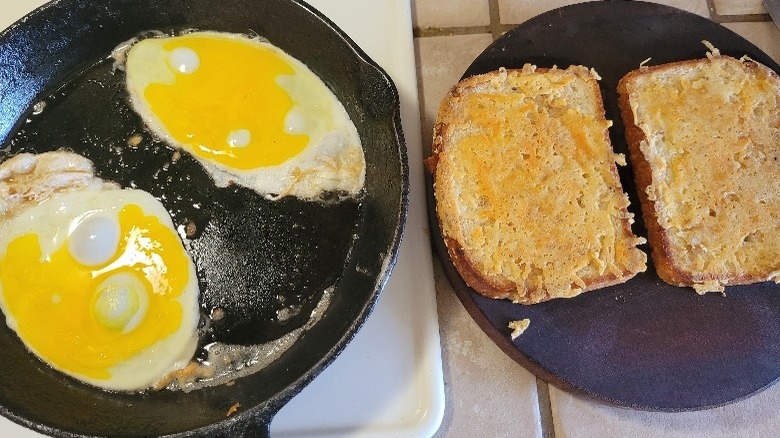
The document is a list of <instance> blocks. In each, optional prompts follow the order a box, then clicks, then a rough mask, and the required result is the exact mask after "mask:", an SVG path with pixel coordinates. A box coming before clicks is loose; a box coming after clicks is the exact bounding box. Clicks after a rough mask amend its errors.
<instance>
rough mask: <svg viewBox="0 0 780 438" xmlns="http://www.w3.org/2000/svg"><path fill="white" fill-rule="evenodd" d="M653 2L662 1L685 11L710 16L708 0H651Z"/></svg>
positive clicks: (661, 2) (663, 3)
mask: <svg viewBox="0 0 780 438" xmlns="http://www.w3.org/2000/svg"><path fill="white" fill-rule="evenodd" d="M649 1H650V2H651V3H660V4H662V5H666V6H671V7H674V8H677V9H682V10H683V11H688V12H692V13H694V14H697V15H701V16H702V17H707V18H709V17H710V10H709V8H708V7H707V0H649Z"/></svg>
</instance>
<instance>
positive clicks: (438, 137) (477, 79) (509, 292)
mask: <svg viewBox="0 0 780 438" xmlns="http://www.w3.org/2000/svg"><path fill="white" fill-rule="evenodd" d="M549 71H550V69H546V68H535V67H533V66H530V67H529V66H526V67H524V68H523V69H518V70H504V69H501V70H500V71H496V72H491V73H488V74H486V75H478V76H472V77H470V78H467V79H464V80H463V81H461V82H460V83H458V84H457V85H456V86H454V87H453V88H452V89H451V90H450V91H449V93H448V95H447V96H445V98H444V100H443V101H442V104H441V106H440V109H439V115H438V118H437V121H436V123H435V125H434V130H433V147H432V155H431V156H430V157H429V158H428V159H426V160H425V165H426V167H427V169H428V170H429V171H430V172H431V173H432V174H433V175H434V194H435V197H436V201H437V202H436V211H437V218H438V221H439V226H440V229H441V230H442V234H443V238H444V243H445V245H446V247H447V251H448V254H449V257H450V260H451V261H452V263H453V265H454V266H455V268H456V269H457V271H458V273H459V274H460V275H461V277H462V278H463V280H464V281H465V282H466V283H467V284H468V285H469V286H470V287H471V288H472V289H474V290H475V291H476V292H478V293H480V294H482V295H484V296H486V297H489V298H494V299H510V300H512V301H514V302H517V303H522V304H534V303H540V302H543V301H547V300H550V299H553V298H563V297H571V296H575V295H578V294H579V293H582V292H587V291H592V290H595V289H599V288H602V287H606V286H611V285H615V284H619V283H623V282H625V281H627V280H628V279H630V278H631V277H633V276H634V275H636V273H637V272H641V271H643V270H644V268H645V264H644V262H645V260H646V256H645V255H644V253H642V252H641V251H639V250H638V249H637V250H636V251H637V252H638V253H639V254H641V256H640V258H641V259H642V260H641V269H638V270H630V269H623V270H622V272H621V274H620V275H616V274H614V273H610V272H605V273H604V274H603V275H598V276H594V277H590V278H583V279H582V280H583V281H584V282H585V284H584V287H583V285H577V284H574V283H572V284H571V289H573V290H575V289H576V290H578V291H577V292H575V293H571V294H569V295H559V294H553V293H550V292H549V291H548V290H547V289H545V288H527V287H525V286H524V285H518V284H515V283H514V282H512V281H510V280H509V279H507V278H505V277H502V276H491V275H488V274H486V273H484V272H482V271H480V269H479V268H478V267H477V266H478V265H477V264H476V263H475V262H474V261H473V260H471V259H470V257H469V255H468V252H467V251H466V250H465V249H464V247H463V245H462V244H461V242H459V241H458V239H457V238H454V237H453V236H451V235H449V234H447V233H446V232H445V230H448V229H456V230H457V232H455V233H453V234H455V235H463V229H462V228H461V224H460V223H459V222H458V221H457V220H455V219H454V217H453V216H454V214H453V213H452V212H453V211H455V210H456V208H457V206H456V205H453V202H452V198H453V196H452V195H451V194H449V193H444V192H445V189H443V188H442V187H441V185H440V184H439V182H440V181H441V179H442V178H444V176H443V175H441V174H440V172H438V167H439V166H438V164H439V158H440V155H441V154H443V153H444V152H445V151H446V148H447V145H448V144H449V143H450V141H452V138H451V137H452V130H453V129H455V127H452V126H450V125H449V124H448V123H447V122H446V120H448V119H450V118H451V116H452V112H453V111H454V110H453V108H452V106H450V105H449V103H450V102H452V101H457V100H458V99H460V97H461V95H464V94H467V93H469V92H470V91H471V89H473V88H474V87H477V86H478V85H479V84H480V83H481V82H484V81H485V80H486V76H488V75H500V74H512V73H513V72H515V73H528V72H532V73H534V72H535V73H540V74H544V73H547V72H549ZM574 72H575V74H577V75H580V76H587V78H588V79H593V76H594V75H595V73H593V72H589V71H588V70H587V69H586V68H584V67H578V68H577V69H575V70H574ZM588 84H589V87H590V88H591V91H590V92H591V93H592V95H593V96H595V100H594V102H593V103H594V104H595V105H596V111H595V112H596V114H598V115H599V116H600V117H601V119H602V120H604V105H603V101H602V98H601V92H600V90H599V87H598V83H597V82H596V81H595V80H590V81H589V82H588ZM603 141H604V142H605V143H606V144H607V145H610V140H609V133H608V131H607V130H606V129H604V130H603ZM609 172H610V174H611V175H612V177H613V178H614V181H616V184H614V185H611V186H610V187H609V189H610V190H611V191H612V192H613V195H614V196H619V197H622V196H624V194H623V191H622V188H621V186H620V179H619V175H618V171H617V166H616V165H615V163H614V161H611V162H610V166H609ZM626 207H627V205H623V206H621V214H622V215H623V217H624V218H627V220H623V221H621V224H622V227H621V230H620V232H621V233H622V235H621V236H619V238H620V239H629V241H631V240H632V239H637V238H636V237H635V236H634V235H633V232H632V231H631V220H630V219H628V218H630V217H631V215H630V213H628V210H627V208H626ZM637 243H641V242H637ZM634 249H636V248H634Z"/></svg>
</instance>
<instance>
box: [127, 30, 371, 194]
mask: <svg viewBox="0 0 780 438" xmlns="http://www.w3.org/2000/svg"><path fill="white" fill-rule="evenodd" d="M128 46H130V49H129V52H127V53H126V59H124V61H125V63H124V68H125V70H126V74H127V79H126V82H127V83H126V85H127V90H128V93H129V96H130V102H131V104H132V106H133V108H134V109H135V111H136V112H137V113H138V114H139V115H140V116H141V118H142V119H143V121H144V122H145V123H146V125H147V126H148V127H149V129H150V130H151V131H152V132H153V133H154V134H155V135H156V136H157V137H159V138H160V139H162V140H164V141H165V142H167V143H169V144H170V145H172V146H174V147H178V148H181V149H183V150H186V151H187V152H189V153H191V154H192V155H193V156H194V157H195V158H197V159H198V160H199V161H200V162H201V163H202V164H203V165H204V167H205V168H206V169H207V170H208V171H209V173H210V174H211V176H212V178H213V179H214V180H215V182H216V184H217V185H219V186H226V185H228V184H230V183H232V182H235V183H237V184H240V185H243V186H245V187H248V188H251V189H253V190H255V191H257V192H259V193H261V194H264V195H269V196H272V197H277V196H278V197H281V196H285V195H293V196H296V197H299V198H303V199H314V198H317V197H318V196H319V195H320V194H321V193H322V192H325V191H340V192H346V193H349V194H357V193H358V192H359V191H360V190H361V189H362V187H363V183H364V179H365V167H366V164H365V158H364V154H363V149H362V146H361V143H360V137H359V136H358V133H357V129H356V128H355V125H354V124H353V123H352V121H351V120H350V118H349V115H348V114H347V112H346V110H345V109H344V107H343V106H342V104H341V103H340V102H339V100H338V99H337V98H336V97H335V96H334V95H333V93H332V92H331V91H330V90H329V89H328V87H327V86H326V85H325V84H324V83H323V82H322V80H320V78H319V77H317V75H315V74H314V73H313V72H312V71H311V70H309V68H307V67H306V65H304V64H303V63H301V62H300V61H298V60H297V59H295V58H293V57H291V56H290V55H288V54H286V53H285V52H284V51H282V50H281V49H279V48H278V47H276V46H274V45H272V44H270V43H267V42H264V41H260V40H259V39H251V38H248V37H245V36H242V35H238V34H227V33H217V32H193V33H189V34H185V35H181V36H175V37H154V38H146V39H143V40H141V41H138V42H135V43H134V44H132V45H129V44H128ZM117 54H119V55H117ZM124 56H125V54H124V51H123V50H115V57H117V58H118V60H120V59H122V57H124Z"/></svg>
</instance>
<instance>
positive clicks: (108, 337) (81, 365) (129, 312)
mask: <svg viewBox="0 0 780 438" xmlns="http://www.w3.org/2000/svg"><path fill="white" fill-rule="evenodd" d="M113 220H114V221H116V219H113ZM74 222H76V221H74ZM74 227H75V228H74ZM116 235H118V239H116V238H115V237H116ZM74 240H82V242H75V241H74ZM188 263H189V260H188V258H187V256H186V254H185V253H184V252H183V250H182V248H181V242H180V241H179V240H178V236H177V235H176V234H175V233H174V232H173V231H172V230H170V229H169V228H168V227H166V226H165V225H164V224H161V223H160V221H159V219H158V218H157V217H156V216H153V215H150V216H147V215H145V214H144V212H143V211H142V210H141V208H140V207H139V206H138V205H135V204H129V205H126V206H125V207H123V208H122V210H121V211H120V212H119V215H118V223H116V222H114V223H113V224H112V223H111V219H110V218H105V217H102V216H94V215H93V216H86V218H82V220H81V221H80V222H78V223H75V225H72V229H71V232H70V235H69V237H68V241H67V242H65V244H63V245H62V246H61V247H60V248H58V249H56V250H55V251H54V252H52V253H51V255H49V256H44V255H43V254H42V251H41V247H40V245H39V241H38V235H37V234H35V233H29V234H25V235H21V236H19V237H17V238H15V239H14V240H12V241H11V242H10V243H9V245H8V248H7V252H6V255H5V257H4V258H3V259H2V260H0V280H1V281H2V285H3V294H4V298H5V302H6V306H7V309H8V310H9V312H10V314H12V315H13V316H14V319H15V321H16V324H17V328H16V330H17V332H18V333H19V335H20V337H21V338H23V339H25V341H26V342H27V344H28V345H29V346H30V347H31V348H33V349H34V350H36V352H37V354H38V355H40V356H41V357H42V358H43V359H45V360H46V361H47V362H50V363H52V364H54V365H55V366H57V367H59V368H61V369H63V370H67V371H70V372H71V373H75V374H81V375H84V376H87V377H90V378H94V379H108V378H110V377H111V374H110V368H111V367H112V366H114V365H117V364H119V363H121V362H123V361H125V360H127V359H129V358H131V357H133V356H135V355H137V354H138V353H139V352H141V351H143V350H144V349H146V348H148V347H149V346H151V345H152V344H154V343H155V342H157V341H158V340H160V339H162V338H165V337H166V336H169V335H171V334H172V333H174V332H175V331H176V330H177V329H178V328H179V326H180V325H181V321H182V312H183V310H182V306H181V304H180V303H179V302H178V301H177V297H178V296H179V295H181V294H182V292H183V291H184V288H185V286H186V285H187V282H188V279H189V278H188V277H189V270H188V267H189V265H188Z"/></svg>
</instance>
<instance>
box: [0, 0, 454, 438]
mask: <svg viewBox="0 0 780 438" xmlns="http://www.w3.org/2000/svg"><path fill="white" fill-rule="evenodd" d="M44 3H46V1H45V0H0V29H4V28H6V27H8V26H9V25H10V24H11V23H13V22H14V21H16V20H17V19H19V18H21V17H22V16H23V15H25V14H26V13H28V12H30V11H32V10H33V9H35V8H37V7H38V6H40V5H42V4H44ZM309 3H310V4H311V5H313V6H315V7H316V8H317V9H319V10H320V11H321V12H323V13H324V14H325V15H326V16H328V17H329V18H330V19H331V20H333V21H334V22H335V23H336V24H337V25H338V26H339V27H341V29H342V30H344V31H345V32H346V33H347V34H348V35H349V36H350V37H351V38H352V39H354V40H355V41H356V42H357V44H358V45H359V46H360V47H361V48H362V49H363V50H364V51H365V52H366V53H367V54H368V55H369V56H370V57H371V58H372V59H373V60H374V61H376V62H377V63H378V64H379V65H381V66H382V67H383V68H384V69H385V70H386V71H387V72H388V73H389V74H390V76H391V77H392V79H393V81H394V82H395V84H396V86H397V87H398V92H399V95H400V97H401V113H402V123H403V128H404V135H405V138H406V145H407V148H408V154H409V168H410V193H409V195H410V202H409V216H408V221H407V225H406V231H405V234H404V238H403V243H402V244H401V249H400V253H399V256H398V262H397V263H396V266H395V269H394V270H393V273H392V276H391V278H390V280H389V281H388V283H387V286H386V287H385V290H384V292H383V293H382V296H381V297H380V299H379V302H378V304H377V306H376V308H375V309H374V312H373V313H372V315H371V316H370V317H369V318H368V320H367V321H366V324H365V325H364V327H363V328H362V329H361V330H360V332H359V333H358V334H357V336H355V338H354V339H353V341H352V342H351V343H350V344H349V345H348V346H347V348H346V349H345V350H344V352H343V353H342V354H341V355H340V356H339V357H338V358H337V359H336V360H335V361H334V362H333V364H332V365H331V366H329V367H328V368H327V369H325V370H324V371H323V372H322V374H320V376H318V377H317V378H316V379H315V380H314V381H313V382H312V383H311V384H310V385H309V386H307V387H306V388H304V389H303V391H302V392H301V393H300V394H298V395H297V396H296V397H295V398H293V399H292V400H291V401H290V403H288V404H287V406H285V407H284V408H282V410H281V411H280V412H279V414H278V415H277V416H276V418H275V419H274V420H273V422H272V424H271V435H272V436H274V437H280V438H281V437H298V436H306V437H311V438H314V437H336V436H338V437H344V436H353V437H426V436H431V435H433V434H434V433H435V432H436V430H437V429H438V427H439V425H440V423H441V420H442V416H443V414H444V383H443V377H442V366H441V349H440V344H439V328H438V321H437V315H436V299H435V291H434V284H433V268H432V261H431V251H430V242H429V238H428V235H427V233H426V230H427V228H428V224H427V211H426V209H427V207H426V200H425V186H424V177H423V168H422V159H423V156H422V141H421V137H420V114H419V107H418V100H417V80H416V69H415V57H414V46H413V40H412V24H411V11H410V5H409V0H373V1H353V0H310V1H309ZM6 436H7V437H14V438H17V437H18V438H28V437H30V438H32V437H39V436H40V435H39V434H37V433H35V432H33V431H31V430H29V429H25V428H23V427H21V426H19V425H17V424H15V423H13V422H11V421H9V420H8V419H6V418H5V417H2V416H0V437H6Z"/></svg>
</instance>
